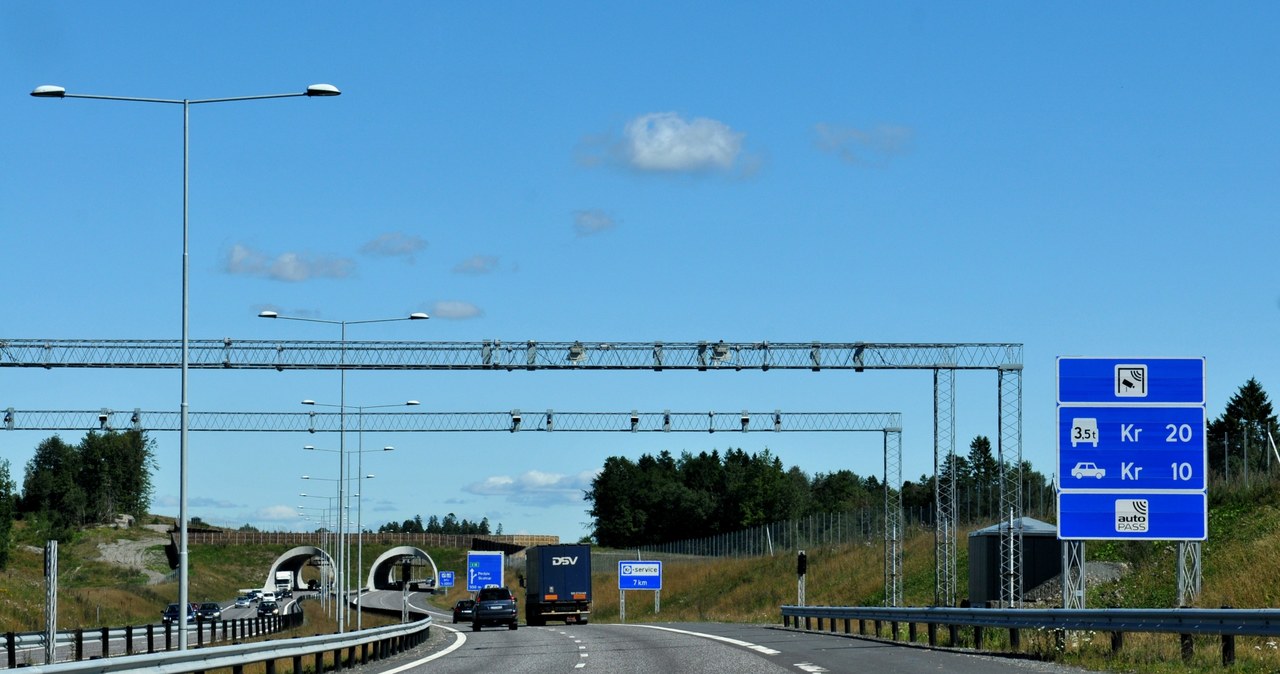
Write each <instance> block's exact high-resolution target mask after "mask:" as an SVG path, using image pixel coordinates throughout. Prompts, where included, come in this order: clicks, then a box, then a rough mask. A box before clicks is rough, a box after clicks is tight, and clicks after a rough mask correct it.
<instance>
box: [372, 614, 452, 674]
mask: <svg viewBox="0 0 1280 674" xmlns="http://www.w3.org/2000/svg"><path fill="white" fill-rule="evenodd" d="M432 627H439V628H440V629H442V630H448V631H450V632H453V633H454V634H456V635H458V639H457V641H454V642H453V643H452V644H450V645H449V647H448V648H446V649H444V650H442V651H440V652H438V653H432V654H431V655H428V656H427V657H425V658H422V659H421V660H414V661H413V662H410V663H409V664H407V665H400V666H399V667H396V668H395V669H388V670H387V671H385V672H383V673H382V674H399V673H400V672H403V671H405V670H406V669H413V668H414V667H417V666H418V665H421V664H423V663H424V662H431V661H432V660H435V659H436V658H443V657H444V656H446V655H448V654H450V653H452V652H454V651H456V650H458V649H459V648H462V644H465V643H467V635H465V634H463V633H462V632H460V631H458V630H456V629H454V628H452V627H445V626H444V625H432Z"/></svg>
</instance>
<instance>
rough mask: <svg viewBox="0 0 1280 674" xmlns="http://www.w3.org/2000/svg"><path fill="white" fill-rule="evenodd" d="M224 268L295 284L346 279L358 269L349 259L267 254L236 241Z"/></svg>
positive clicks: (244, 274)
mask: <svg viewBox="0 0 1280 674" xmlns="http://www.w3.org/2000/svg"><path fill="white" fill-rule="evenodd" d="M225 271H226V272H227V273H229V274H239V275H243V276H258V277H262V278H270V279H274V280H277V281H289V282H294V283H296V282H300V281H307V280H310V279H313V278H347V277H348V276H351V275H352V273H353V272H354V271H355V262H354V261H352V260H351V259H350V258H339V257H327V256H310V255H304V254H300V253H281V254H279V255H277V256H275V257H274V258H273V257H272V256H271V255H270V254H268V253H264V252H262V251H259V250H255V249H253V248H250V247H248V246H245V245H243V244H238V243H237V244H236V245H234V246H232V247H231V251H230V252H229V253H228V254H227V260H226V266H225Z"/></svg>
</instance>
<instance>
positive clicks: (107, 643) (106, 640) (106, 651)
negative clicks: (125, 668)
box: [98, 627, 111, 658]
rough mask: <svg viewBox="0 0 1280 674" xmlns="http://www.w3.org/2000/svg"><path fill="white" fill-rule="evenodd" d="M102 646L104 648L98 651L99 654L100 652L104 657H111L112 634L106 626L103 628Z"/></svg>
mask: <svg viewBox="0 0 1280 674" xmlns="http://www.w3.org/2000/svg"><path fill="white" fill-rule="evenodd" d="M101 648H102V650H100V651H98V654H99V655H101V656H102V657H104V658H109V657H111V634H110V632H109V631H108V630H107V628H105V627H104V628H102V646H101Z"/></svg>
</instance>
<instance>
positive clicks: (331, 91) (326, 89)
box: [31, 84, 342, 650]
mask: <svg viewBox="0 0 1280 674" xmlns="http://www.w3.org/2000/svg"><path fill="white" fill-rule="evenodd" d="M341 94H342V92H341V91H338V88H337V87H335V86H333V85H332V84H313V85H311V86H309V87H307V89H306V91H301V92H297V93H291V94H265V95H260V96H232V97H227V98H202V99H194V100H192V99H186V98H183V99H171V98H137V97H133V96H102V95H91V94H69V93H67V90H66V89H65V88H63V87H60V86H55V85H51V84H43V85H41V86H38V87H36V88H35V89H34V90H32V92H31V95H32V96H34V97H36V98H91V99H97V100H102V101H132V102H136V103H166V104H174V105H181V106H182V365H181V369H182V376H181V380H182V400H181V403H180V405H179V408H178V409H179V422H178V429H179V433H178V474H179V478H178V480H179V483H178V529H179V532H180V533H179V545H178V605H179V606H187V605H188V604H189V603H190V602H189V601H188V599H189V594H188V591H187V590H188V587H187V581H188V578H187V430H188V424H187V368H188V364H189V359H188V354H187V350H188V349H187V346H188V342H189V339H188V326H189V323H190V321H189V315H190V300H189V293H188V287H189V281H190V276H191V270H190V262H189V256H188V239H189V236H188V229H189V228H188V218H187V205H188V203H189V201H190V199H189V196H190V190H189V188H188V183H189V176H190V162H189V157H190V156H191V151H190V149H191V142H190V133H189V129H190V112H191V106H193V105H200V104H203V103H233V102H236V101H256V100H262V99H267V98H294V97H297V96H306V97H308V98H316V97H328V96H338V95H341ZM186 649H187V631H186V630H178V650H186Z"/></svg>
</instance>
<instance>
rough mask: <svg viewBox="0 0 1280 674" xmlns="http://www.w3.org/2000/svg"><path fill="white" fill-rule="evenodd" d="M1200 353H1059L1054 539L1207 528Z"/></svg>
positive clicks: (1153, 535) (1189, 533) (1192, 532)
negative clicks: (1186, 355)
mask: <svg viewBox="0 0 1280 674" xmlns="http://www.w3.org/2000/svg"><path fill="white" fill-rule="evenodd" d="M1204 375H1205V360H1204V358H1077V357H1066V356H1064V357H1060V358H1058V432H1057V443H1058V487H1059V494H1058V538H1061V539H1063V540H1118V539H1137V540H1185V541H1202V540H1205V538H1206V537H1207V535H1208V530H1209V529H1208V512H1209V510H1208V496H1207V494H1208V492H1207V487H1208V483H1207V473H1208V457H1209V454H1208V444H1207V440H1206V438H1205V421H1206V416H1205V376H1204Z"/></svg>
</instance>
